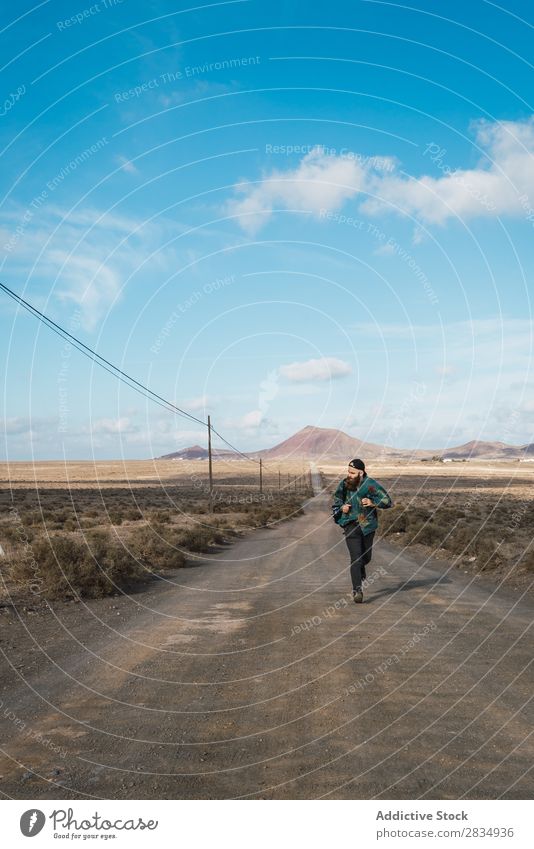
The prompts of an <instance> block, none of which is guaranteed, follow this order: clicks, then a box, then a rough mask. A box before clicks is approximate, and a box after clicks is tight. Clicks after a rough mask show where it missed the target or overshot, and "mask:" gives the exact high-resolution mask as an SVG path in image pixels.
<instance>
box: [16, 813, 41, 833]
mask: <svg viewBox="0 0 534 849" xmlns="http://www.w3.org/2000/svg"><path fill="white" fill-rule="evenodd" d="M45 822H46V817H45V815H44V814H43V812H42V811H39V810H38V809H37V808H30V810H29V811H24V813H23V814H22V816H21V818H20V830H21V831H22V833H23V835H24V836H25V837H35V835H36V834H39V832H40V831H41V829H42V827H43V826H44V824H45Z"/></svg>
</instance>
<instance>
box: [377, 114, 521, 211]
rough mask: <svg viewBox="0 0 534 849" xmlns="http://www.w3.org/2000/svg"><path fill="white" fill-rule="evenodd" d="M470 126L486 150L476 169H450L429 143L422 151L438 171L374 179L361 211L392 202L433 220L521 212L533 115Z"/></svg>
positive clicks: (443, 155) (439, 151)
mask: <svg viewBox="0 0 534 849" xmlns="http://www.w3.org/2000/svg"><path fill="white" fill-rule="evenodd" d="M473 128H474V130H475V140H476V143H477V145H478V147H479V148H481V149H482V151H484V154H485V155H484V157H483V158H482V159H481V161H480V162H479V164H478V165H477V166H476V167H475V168H468V169H462V168H458V169H454V168H453V167H452V166H451V165H450V164H449V163H448V162H447V152H446V151H444V150H443V149H442V148H440V146H439V145H438V144H437V143H431V144H429V145H427V146H426V148H425V150H424V151H423V155H425V158H426V160H428V162H429V165H430V167H431V168H432V169H433V170H435V169H439V171H441V175H439V176H436V177H435V176H429V175H425V176H422V177H419V178H410V177H405V176H402V175H399V174H393V175H384V176H383V177H381V178H380V179H378V178H376V177H375V178H373V179H372V180H371V181H370V184H369V189H370V191H372V192H373V194H375V195H376V198H369V199H367V200H366V201H365V202H364V203H363V204H362V207H361V208H362V210H363V211H364V212H368V213H375V214H376V213H378V212H383V211H384V209H385V204H393V205H394V206H395V207H398V211H400V212H404V213H408V214H409V215H413V216H414V217H416V218H418V219H420V220H422V221H425V222H428V223H437V224H443V223H444V222H445V221H446V220H447V219H449V218H452V217H455V216H458V217H460V218H473V217H478V216H497V215H514V216H525V213H526V204H527V205H528V203H529V201H528V197H529V196H530V199H531V200H530V204H532V198H534V155H533V154H534V118H533V117H531V118H529V119H528V120H526V121H499V122H495V123H491V122H489V121H481V122H478V123H475V124H474V125H473ZM525 196H526V198H525ZM390 209H391V207H390Z"/></svg>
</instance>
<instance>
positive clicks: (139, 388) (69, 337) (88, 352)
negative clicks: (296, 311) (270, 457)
mask: <svg viewBox="0 0 534 849" xmlns="http://www.w3.org/2000/svg"><path fill="white" fill-rule="evenodd" d="M0 288H1V289H2V290H3V291H4V292H5V293H6V295H8V296H9V297H10V298H12V300H14V301H15V302H16V303H18V304H20V306H22V307H23V308H24V309H25V310H27V312H29V313H30V315H33V316H34V317H35V318H37V319H38V320H39V321H40V322H41V323H42V324H44V325H45V327H48V329H49V330H52V331H53V332H54V333H55V334H56V335H57V336H59V337H61V338H62V339H64V340H65V341H67V342H69V343H72V344H73V345H74V347H75V348H76V349H77V350H78V351H79V352H80V353H81V354H83V355H84V356H85V357H87V358H88V359H89V360H91V361H92V362H94V363H96V365H98V366H100V367H101V368H103V369H104V371H107V372H108V373H109V374H111V375H112V376H113V377H116V378H118V380H120V381H122V383H125V384H126V386H129V387H130V389H133V390H134V391H135V392H138V393H139V394H140V395H144V396H145V397H148V399H149V400H150V401H153V402H154V403H156V404H158V405H159V406H160V407H163V409H165V410H167V411H168V412H171V413H177V414H178V415H180V416H183V417H184V418H186V419H189V420H190V421H194V422H196V423H197V424H201V425H203V426H204V427H211V431H212V432H213V433H215V434H216V435H217V436H218V437H219V439H221V440H222V441H223V442H224V443H225V444H226V445H228V446H229V448H231V449H232V451H235V452H236V453H237V454H240V455H241V457H244V458H245V459H246V460H249V461H251V462H253V463H256V464H257V463H258V460H254V458H252V457H249V456H248V455H247V454H244V453H243V451H240V450H239V448H236V447H235V446H234V445H232V443H231V442H229V441H228V440H227V439H225V437H224V436H222V434H220V433H219V432H218V431H217V430H215V428H214V427H213V426H212V425H210V424H208V422H205V421H203V420H202V419H198V418H197V417H196V416H193V415H191V413H188V412H187V411H186V410H182V409H181V408H180V407H177V406H176V404H173V403H172V401H169V400H167V398H164V397H163V396H162V395H158V393H157V392H154V391H153V390H152V389H150V388H149V387H148V386H145V385H144V383H140V382H139V381H138V380H136V379H135V378H134V377H132V376H131V375H130V374H128V373H127V372H125V371H123V370H122V369H120V368H119V367H118V366H116V365H114V364H113V363H112V362H110V360H107V359H106V358H105V357H103V356H102V355H101V354H98V353H97V352H96V351H94V350H93V348H90V347H89V346H88V345H86V344H85V343H84V342H82V341H81V339H78V338H77V337H76V336H73V334H72V333H69V332H68V330H65V328H64V327H62V326H61V325H60V324H57V323H56V322H55V321H53V320H52V319H51V318H49V317H48V316H47V315H45V313H43V312H41V311H40V310H38V309H37V307H34V306H33V304H30V303H29V302H28V301H25V300H24V298H22V297H21V296H20V295H17V293H16V292H14V291H13V290H12V289H10V288H9V287H8V286H6V285H5V284H4V283H0Z"/></svg>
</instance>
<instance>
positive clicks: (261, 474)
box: [260, 457, 263, 494]
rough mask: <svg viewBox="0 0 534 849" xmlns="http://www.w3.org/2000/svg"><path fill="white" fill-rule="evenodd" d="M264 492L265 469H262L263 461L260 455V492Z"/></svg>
mask: <svg viewBox="0 0 534 849" xmlns="http://www.w3.org/2000/svg"><path fill="white" fill-rule="evenodd" d="M262 492H263V469H262V462H261V457H260V494H261V493H262Z"/></svg>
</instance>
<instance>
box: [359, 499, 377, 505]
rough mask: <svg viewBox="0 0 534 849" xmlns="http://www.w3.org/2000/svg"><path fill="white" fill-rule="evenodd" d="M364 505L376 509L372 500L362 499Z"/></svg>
mask: <svg viewBox="0 0 534 849" xmlns="http://www.w3.org/2000/svg"><path fill="white" fill-rule="evenodd" d="M362 504H363V506H364V507H374V506H375V504H374V501H371V499H370V498H362Z"/></svg>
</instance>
